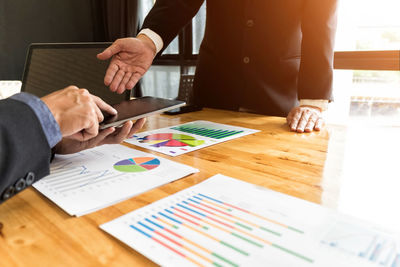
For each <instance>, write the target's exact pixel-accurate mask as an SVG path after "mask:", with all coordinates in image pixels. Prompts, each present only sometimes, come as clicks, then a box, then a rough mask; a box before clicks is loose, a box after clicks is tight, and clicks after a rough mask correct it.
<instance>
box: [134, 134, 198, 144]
mask: <svg viewBox="0 0 400 267" xmlns="http://www.w3.org/2000/svg"><path fill="white" fill-rule="evenodd" d="M139 142H140V143H147V144H150V145H151V146H153V147H163V146H165V147H183V146H191V147H195V146H199V145H202V144H204V140H197V139H196V138H194V137H193V136H189V135H184V134H174V133H158V134H151V135H147V136H145V137H143V138H141V140H140V141H139Z"/></svg>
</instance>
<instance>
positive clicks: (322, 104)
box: [300, 99, 329, 111]
mask: <svg viewBox="0 0 400 267" xmlns="http://www.w3.org/2000/svg"><path fill="white" fill-rule="evenodd" d="M328 104H329V101H328V100H326V99H300V106H314V107H318V108H320V109H321V110H322V111H326V110H327V109H328Z"/></svg>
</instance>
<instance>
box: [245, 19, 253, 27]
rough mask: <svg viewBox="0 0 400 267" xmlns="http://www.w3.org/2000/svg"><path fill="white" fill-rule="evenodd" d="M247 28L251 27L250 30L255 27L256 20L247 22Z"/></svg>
mask: <svg viewBox="0 0 400 267" xmlns="http://www.w3.org/2000/svg"><path fill="white" fill-rule="evenodd" d="M246 26H247V27H249V28H251V27H253V26H254V20H252V19H249V20H247V21H246Z"/></svg>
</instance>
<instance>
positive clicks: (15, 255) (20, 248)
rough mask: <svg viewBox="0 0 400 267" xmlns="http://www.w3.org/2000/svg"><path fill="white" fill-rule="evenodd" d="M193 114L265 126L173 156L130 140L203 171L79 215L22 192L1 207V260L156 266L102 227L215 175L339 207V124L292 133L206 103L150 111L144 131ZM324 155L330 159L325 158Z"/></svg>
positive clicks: (276, 121) (282, 124)
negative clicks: (194, 108) (195, 108)
mask: <svg viewBox="0 0 400 267" xmlns="http://www.w3.org/2000/svg"><path fill="white" fill-rule="evenodd" d="M193 120H209V121H213V122H218V123H225V124H230V125H235V126H241V127H247V128H252V129H258V130H261V132H259V133H256V134H252V135H248V136H245V137H242V138H239V139H235V140H232V141H228V142H225V143H221V144H217V145H214V146H210V147H207V148H204V149H200V150H197V151H194V152H191V153H188V154H184V155H181V156H177V157H174V158H172V157H169V156H165V155H163V154H159V153H157V152H152V151H147V150H146V149H143V148H139V147H135V146H133V145H127V146H129V147H132V148H136V149H138V150H142V151H146V152H149V153H153V154H155V155H157V156H161V157H165V158H169V159H172V160H174V161H177V162H181V163H184V164H187V165H190V166H193V167H195V168H198V169H199V170H200V172H199V173H196V174H193V175H190V176H188V177H185V178H183V179H180V180H178V181H175V182H173V183H170V184H167V185H164V186H161V187H159V188H156V189H154V190H151V191H149V192H146V193H144V194H141V195H139V196H137V197H134V198H131V199H129V200H126V201H123V202H121V203H118V204H116V205H113V206H111V207H108V208H105V209H102V210H100V211H97V212H95V213H91V214H89V215H86V216H83V217H79V218H76V217H71V216H69V215H68V214H66V213H65V212H64V211H63V210H61V209H60V208H59V207H57V206H56V205H55V204H53V203H52V202H51V201H49V200H48V199H47V198H46V197H44V196H42V195H41V194H40V193H38V192H37V191H36V190H35V189H33V188H29V189H27V190H25V191H23V192H22V193H20V194H18V195H17V196H15V197H13V198H12V199H10V200H8V201H7V202H5V203H3V204H2V205H0V259H1V260H0V266H153V265H155V264H154V263H152V262H151V261H149V260H148V259H147V258H145V257H144V256H142V255H141V254H139V253H138V252H136V251H134V250H133V249H131V248H129V247H128V246H126V245H124V244H123V243H121V242H119V241H118V240H116V239H114V238H113V237H111V236H109V235H108V234H107V233H105V232H103V231H102V230H101V229H100V228H99V227H98V226H99V225H100V224H103V223H105V222H108V221H110V220H112V219H115V218H117V217H119V216H121V215H123V214H126V213H128V212H130V211H133V210H135V209H138V208H140V207H143V206H145V205H147V204H149V203H152V202H154V201H156V200H159V199H161V198H164V197H166V196H168V195H171V194H173V193H175V192H178V191H180V190H182V189H185V188H187V187H189V186H192V185H195V184H197V183H199V182H201V181H203V180H205V179H207V178H209V177H210V176H212V175H215V174H217V173H221V174H224V175H227V176H231V177H234V178H237V179H241V180H244V181H246V182H250V183H253V184H257V185H261V186H264V187H268V188H270V189H273V190H276V191H279V192H283V193H286V194H289V195H292V196H295V197H299V198H302V199H305V200H309V201H312V202H316V203H321V202H322V204H323V205H326V206H335V202H336V200H337V197H338V181H336V180H335V177H336V175H335V172H340V168H339V167H337V166H338V165H337V164H336V163H337V162H338V161H340V158H341V153H343V151H342V150H341V149H340V147H341V143H342V141H343V140H342V135H341V131H343V130H342V129H335V128H334V127H326V128H325V129H324V130H322V131H321V132H313V133H309V134H297V133H293V132H290V131H289V128H288V126H287V125H286V119H285V118H279V117H268V116H261V115H255V114H248V113H239V112H230V111H222V110H213V109H205V110H203V111H199V112H193V113H188V114H183V115H177V116H166V115H158V116H153V117H150V118H148V121H147V123H146V125H145V127H144V128H143V129H142V130H143V131H145V130H153V129H157V128H162V127H167V126H172V125H176V124H180V123H185V122H189V121H193ZM333 134H336V137H335V138H332V136H333ZM329 143H333V144H334V146H331V145H329ZM328 151H329V153H328ZM328 155H329V157H328ZM327 158H331V159H332V161H333V164H332V163H329V164H328V162H327ZM328 174H329V175H328Z"/></svg>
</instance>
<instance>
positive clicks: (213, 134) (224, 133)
mask: <svg viewBox="0 0 400 267" xmlns="http://www.w3.org/2000/svg"><path fill="white" fill-rule="evenodd" d="M171 129H174V130H177V131H180V132H184V133H192V134H196V135H200V136H205V137H209V138H214V139H222V138H226V137H229V136H232V135H236V134H240V133H243V132H244V131H242V130H239V131H234V130H232V131H231V130H223V129H210V128H206V127H197V126H193V125H181V126H176V127H172V128H171Z"/></svg>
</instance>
